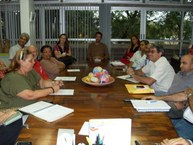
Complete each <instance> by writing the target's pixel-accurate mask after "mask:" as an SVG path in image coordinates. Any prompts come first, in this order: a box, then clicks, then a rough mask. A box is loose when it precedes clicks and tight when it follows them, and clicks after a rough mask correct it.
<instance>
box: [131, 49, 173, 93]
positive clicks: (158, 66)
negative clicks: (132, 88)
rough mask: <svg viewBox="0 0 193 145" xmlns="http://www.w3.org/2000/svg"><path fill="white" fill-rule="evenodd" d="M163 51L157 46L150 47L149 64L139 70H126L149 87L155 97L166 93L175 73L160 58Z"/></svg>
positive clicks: (166, 62) (164, 60) (165, 60)
mask: <svg viewBox="0 0 193 145" xmlns="http://www.w3.org/2000/svg"><path fill="white" fill-rule="evenodd" d="M163 53H164V51H163V49H161V48H160V47H159V46H156V45H152V46H150V52H149V53H148V58H149V60H150V63H149V64H147V65H145V66H144V67H143V68H142V69H140V70H135V71H134V70H133V69H132V68H129V69H128V74H129V75H132V76H133V78H134V79H135V80H137V81H139V82H141V83H144V84H147V85H150V86H151V87H152V88H153V89H154V90H155V93H156V95H162V94H165V93H167V92H168V89H169V88H170V86H171V84H172V81H173V78H174V75H175V72H174V69H173V68H172V66H171V65H170V64H169V62H168V61H167V59H166V58H165V57H164V56H162V55H163Z"/></svg>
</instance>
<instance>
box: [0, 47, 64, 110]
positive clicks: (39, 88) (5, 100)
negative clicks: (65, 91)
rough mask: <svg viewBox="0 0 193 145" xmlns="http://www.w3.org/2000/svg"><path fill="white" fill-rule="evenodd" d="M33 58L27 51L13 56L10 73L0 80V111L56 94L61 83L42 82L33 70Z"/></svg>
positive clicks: (21, 51) (20, 51) (18, 52)
mask: <svg viewBox="0 0 193 145" xmlns="http://www.w3.org/2000/svg"><path fill="white" fill-rule="evenodd" d="M33 65H34V56H33V55H32V54H31V53H29V51H27V50H23V49H22V50H19V51H17V53H16V55H15V56H14V58H13V60H12V62H11V65H10V72H8V73H7V74H6V75H5V77H4V78H3V79H2V80H1V88H0V104H1V105H0V109H1V108H2V109H6V108H13V107H22V106H25V105H28V104H31V103H34V102H35V101H36V100H37V99H38V98H41V97H45V96H47V95H49V94H50V93H53V92H57V91H58V90H59V89H60V87H61V86H62V85H63V82H61V81H56V82H53V81H51V80H43V79H41V77H40V76H39V74H38V73H37V72H36V71H35V70H34V69H33Z"/></svg>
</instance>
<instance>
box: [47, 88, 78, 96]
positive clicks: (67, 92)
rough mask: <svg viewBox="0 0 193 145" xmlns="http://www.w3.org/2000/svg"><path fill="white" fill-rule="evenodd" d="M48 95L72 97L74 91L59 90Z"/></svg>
mask: <svg viewBox="0 0 193 145" xmlns="http://www.w3.org/2000/svg"><path fill="white" fill-rule="evenodd" d="M50 95H74V89H60V90H59V91H58V92H55V93H51V94H50Z"/></svg>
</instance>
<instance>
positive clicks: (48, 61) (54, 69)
mask: <svg viewBox="0 0 193 145" xmlns="http://www.w3.org/2000/svg"><path fill="white" fill-rule="evenodd" d="M40 51H41V53H42V58H41V60H40V63H41V64H42V67H43V68H44V70H45V71H46V73H47V74H48V76H49V78H50V79H54V78H55V77H57V76H58V75H59V74H60V72H61V71H63V70H64V68H65V64H64V63H63V62H61V61H58V60H57V59H55V58H54V57H52V47H51V46H49V45H44V46H42V48H41V50H40Z"/></svg>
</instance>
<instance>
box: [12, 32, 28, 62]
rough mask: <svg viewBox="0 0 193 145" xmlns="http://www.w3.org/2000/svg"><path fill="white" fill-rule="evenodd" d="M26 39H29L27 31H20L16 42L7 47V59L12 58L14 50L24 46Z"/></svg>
mask: <svg viewBox="0 0 193 145" xmlns="http://www.w3.org/2000/svg"><path fill="white" fill-rule="evenodd" d="M28 41H29V35H28V34H27V33H22V34H21V35H20V36H19V40H18V43H17V44H16V45H14V46H12V47H11V48H10V49H9V59H10V60H12V59H13V57H14V56H15V54H16V52H17V51H18V50H20V49H22V48H24V47H25V45H26V44H27V42H28Z"/></svg>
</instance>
